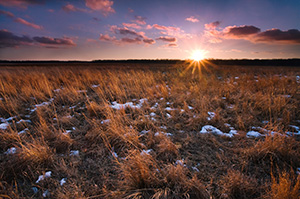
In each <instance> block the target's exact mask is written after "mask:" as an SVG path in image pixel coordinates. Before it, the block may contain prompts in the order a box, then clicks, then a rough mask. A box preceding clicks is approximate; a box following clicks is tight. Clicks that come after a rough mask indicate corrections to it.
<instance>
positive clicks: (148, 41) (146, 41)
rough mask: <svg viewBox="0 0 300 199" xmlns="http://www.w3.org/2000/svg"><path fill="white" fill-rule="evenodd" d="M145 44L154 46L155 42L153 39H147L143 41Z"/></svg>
mask: <svg viewBox="0 0 300 199" xmlns="http://www.w3.org/2000/svg"><path fill="white" fill-rule="evenodd" d="M143 42H144V43H146V44H154V43H155V40H154V39H151V38H145V39H143Z"/></svg>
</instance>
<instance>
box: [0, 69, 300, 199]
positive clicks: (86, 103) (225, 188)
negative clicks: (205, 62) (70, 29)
mask: <svg viewBox="0 0 300 199" xmlns="http://www.w3.org/2000/svg"><path fill="white" fill-rule="evenodd" d="M299 190H300V68H299V67H280V66H274V67H271V66H263V67H262V66H221V65H218V66H207V67H203V68H202V69H201V71H199V69H198V68H195V69H194V68H193V67H190V68H188V63H180V64H173V65H171V64H159V63H157V64H153V63H151V64H147V63H142V64H130V63H124V64H122V63H114V64H113V63H111V64H97V63H94V64H80V63H78V64H67V63H66V64H60V65H55V64H51V63H49V64H44V65H43V64H37V65H21V64H20V65H18V66H10V65H5V64H4V65H2V66H0V198H43V197H44V198H74V199H75V198H128V199H129V198H132V199H133V198H134V199H135V198H136V199H137V198H146V199H148V198H149V199H150V198H152V199H163V198H171V199H179V198H197V199H210V198H216V199H217V198H221V199H243V198H245V199H246V198H249V199H254V198H265V199H299V197H300V191H299Z"/></svg>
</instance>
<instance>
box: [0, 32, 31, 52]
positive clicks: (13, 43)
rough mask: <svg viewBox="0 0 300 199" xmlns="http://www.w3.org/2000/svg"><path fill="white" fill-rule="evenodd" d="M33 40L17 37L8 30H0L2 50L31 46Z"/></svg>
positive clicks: (26, 37) (0, 46)
mask: <svg viewBox="0 0 300 199" xmlns="http://www.w3.org/2000/svg"><path fill="white" fill-rule="evenodd" d="M32 42H33V40H32V39H31V38H30V37H28V36H25V35H23V36H21V37H19V36H17V35H14V34H13V33H11V32H9V31H7V30H0V48H6V47H18V46H21V45H29V44H30V43H32Z"/></svg>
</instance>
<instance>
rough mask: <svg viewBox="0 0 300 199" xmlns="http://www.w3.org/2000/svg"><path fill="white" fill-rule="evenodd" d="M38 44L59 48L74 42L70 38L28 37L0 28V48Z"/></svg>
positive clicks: (73, 44) (72, 44)
mask: <svg viewBox="0 0 300 199" xmlns="http://www.w3.org/2000/svg"><path fill="white" fill-rule="evenodd" d="M37 44H38V45H40V46H44V47H51V48H59V47H68V46H75V45H76V44H75V43H74V41H73V40H72V39H70V38H67V37H63V38H52V37H33V38H31V37H29V36H26V35H22V36H17V35H15V34H13V33H12V32H9V31H8V30H0V48H8V47H19V46H28V45H37Z"/></svg>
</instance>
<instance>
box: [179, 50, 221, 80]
mask: <svg viewBox="0 0 300 199" xmlns="http://www.w3.org/2000/svg"><path fill="white" fill-rule="evenodd" d="M206 53H207V51H204V50H194V51H192V53H191V56H190V58H189V59H188V60H187V61H188V63H189V65H188V67H186V69H185V70H184V72H183V73H186V72H187V71H188V70H189V69H190V68H192V74H194V73H195V72H196V71H198V72H199V77H200V78H201V77H202V71H203V70H204V71H207V72H208V71H210V67H215V65H214V64H213V63H211V62H210V61H209V60H207V59H206V57H205V55H206Z"/></svg>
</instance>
